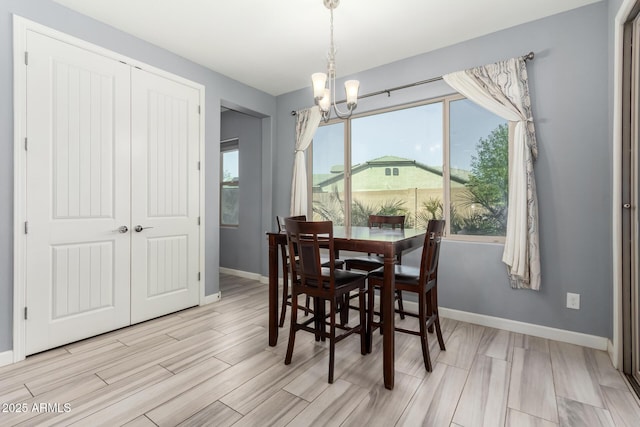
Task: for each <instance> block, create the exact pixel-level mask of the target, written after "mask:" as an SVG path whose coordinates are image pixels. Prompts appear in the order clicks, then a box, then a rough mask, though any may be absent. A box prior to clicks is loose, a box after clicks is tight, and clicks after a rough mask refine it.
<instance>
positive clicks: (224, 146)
mask: <svg viewBox="0 0 640 427" xmlns="http://www.w3.org/2000/svg"><path fill="white" fill-rule="evenodd" d="M231 151H237V152H238V177H237V178H238V180H237V181H225V180H224V156H223V153H227V152H231ZM225 185H226V186H235V187H237V188H238V194H239V193H240V140H239V138H229V139H225V140H223V141H220V203H219V204H220V211H219V215H220V221H219V222H220V226H221V227H229V228H238V227H239V226H240V213H239V212H240V206H238V223H237V224H226V223H224V222H222V221H223V220H222V218H223V216H222V194H223V192H222V190H223V187H224V186H225ZM239 204H240V199H239V198H238V205H239Z"/></svg>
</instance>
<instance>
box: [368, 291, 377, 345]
mask: <svg viewBox="0 0 640 427" xmlns="http://www.w3.org/2000/svg"><path fill="white" fill-rule="evenodd" d="M367 286H368V290H367V294H368V295H367V353H371V350H372V347H373V303H374V301H375V298H374V297H375V294H376V289H375V286H373V285H372V284H371V282H369V283H368V285H367Z"/></svg>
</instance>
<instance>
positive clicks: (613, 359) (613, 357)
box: [607, 340, 622, 370]
mask: <svg viewBox="0 0 640 427" xmlns="http://www.w3.org/2000/svg"><path fill="white" fill-rule="evenodd" d="M607 353H609V359H611V363H612V364H613V367H614V368H616V369H618V357H617V355H616V354H617V353H616V351H615V348H614V347H613V341H611V340H607ZM620 370H622V369H620Z"/></svg>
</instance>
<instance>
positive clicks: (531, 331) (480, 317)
mask: <svg viewBox="0 0 640 427" xmlns="http://www.w3.org/2000/svg"><path fill="white" fill-rule="evenodd" d="M404 306H405V308H409V309H410V310H415V311H416V312H417V310H418V303H416V302H414V301H407V300H404ZM438 311H439V312H440V315H441V316H442V317H446V318H447V319H452V320H459V321H461V322H467V323H473V324H474V325H480V326H486V327H489V328H496V329H502V330H505V331H509V332H516V333H520V334H526V335H531V336H534V337H540V338H546V339H550V340H554V341H562V342H566V343H569V344H576V345H580V346H583V347H589V348H595V349H597V350H607V349H608V342H609V339H608V338H606V337H599V336H596V335H588V334H583V333H580V332H573V331H567V330H565V329H557V328H550V327H548V326H542V325H535V324H533V323H525V322H520V321H517V320H510V319H504V318H501V317H494V316H487V315H484V314H477V313H470V312H468V311H460V310H454V309H451V308H445V307H439V308H438Z"/></svg>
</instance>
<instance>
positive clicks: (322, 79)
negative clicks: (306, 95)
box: [311, 73, 327, 100]
mask: <svg viewBox="0 0 640 427" xmlns="http://www.w3.org/2000/svg"><path fill="white" fill-rule="evenodd" d="M311 84H312V85H313V98H314V99H316V100H319V99H320V98H322V97H323V96H324V89H325V87H326V86H327V74H326V73H313V74H312V75H311Z"/></svg>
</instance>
